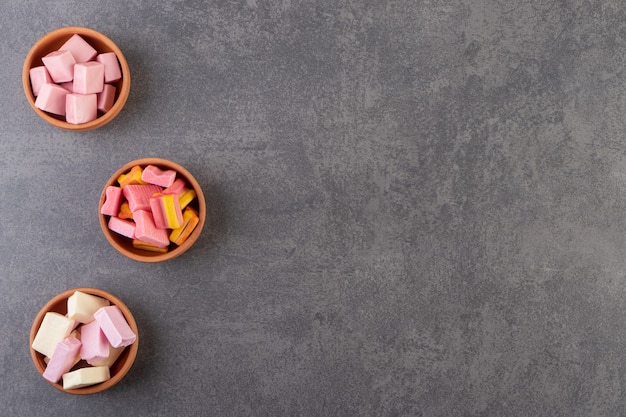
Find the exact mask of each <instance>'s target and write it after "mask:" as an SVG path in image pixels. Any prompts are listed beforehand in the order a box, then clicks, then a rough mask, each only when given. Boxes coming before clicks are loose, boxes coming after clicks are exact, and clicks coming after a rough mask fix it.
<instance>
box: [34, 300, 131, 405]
mask: <svg viewBox="0 0 626 417" xmlns="http://www.w3.org/2000/svg"><path fill="white" fill-rule="evenodd" d="M75 291H81V292H84V293H86V294H92V295H97V296H99V297H102V298H105V299H107V300H109V302H110V303H111V304H112V305H116V306H118V307H119V308H120V310H121V311H122V313H123V314H124V318H126V321H127V322H128V325H129V326H130V328H131V329H132V330H133V332H135V334H136V335H137V340H135V342H134V343H133V344H132V345H130V346H128V347H127V348H126V349H124V351H123V352H122V354H121V355H120V357H119V358H118V359H117V360H116V361H115V363H114V364H113V365H112V366H111V367H110V368H109V370H110V373H111V378H110V379H109V380H107V381H105V382H102V383H100V384H96V385H91V386H88V387H83V388H76V389H64V388H63V384H62V383H61V382H58V383H52V382H50V381H48V380H46V379H44V381H46V382H48V383H49V384H50V385H52V386H53V387H55V388H57V389H58V390H60V391H63V392H67V393H70V394H95V393H97V392H101V391H104V390H106V389H109V388H111V387H112V386H113V385H115V384H117V383H118V382H119V381H120V380H121V379H122V378H123V377H124V376H125V375H126V374H127V373H128V371H129V370H130V368H131V366H132V365H133V362H134V361H135V357H136V356H137V350H138V347H139V332H138V330H137V323H136V322H135V318H134V317H133V315H132V313H131V312H130V309H129V308H128V307H127V306H126V305H125V304H124V303H123V302H122V301H121V300H120V299H119V298H117V297H116V296H114V295H113V294H110V293H108V292H106V291H103V290H100V289H97V288H74V289H70V290H66V291H63V292H62V293H60V294H58V295H56V296H55V297H54V298H52V299H51V300H50V301H48V302H47V303H46V304H45V305H44V306H43V307H42V308H41V310H40V311H39V313H37V316H36V317H35V320H34V321H33V325H32V327H31V330H30V345H29V346H32V344H33V340H35V335H36V334H37V331H38V330H39V327H40V326H41V322H42V321H43V318H44V316H45V315H46V313H48V312H50V311H52V312H56V313H59V314H67V299H68V298H69V297H70V296H71V295H72V294H74V292H75ZM30 354H31V357H32V359H33V363H34V364H35V368H37V371H38V372H39V374H43V372H44V371H45V369H46V363H45V362H44V355H42V354H41V353H39V352H37V351H35V350H34V349H33V348H32V347H30Z"/></svg>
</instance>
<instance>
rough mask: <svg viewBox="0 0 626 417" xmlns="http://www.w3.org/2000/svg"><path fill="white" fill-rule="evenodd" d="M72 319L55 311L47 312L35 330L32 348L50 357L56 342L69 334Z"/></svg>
mask: <svg viewBox="0 0 626 417" xmlns="http://www.w3.org/2000/svg"><path fill="white" fill-rule="evenodd" d="M72 329H74V320H71V319H69V318H67V317H65V316H64V315H62V314H59V313H55V312H52V311H50V312H47V313H46V315H45V316H44V317H43V320H42V321H41V326H39V330H37V334H36V335H35V339H34V340H33V344H32V348H33V349H34V350H36V351H37V352H39V353H41V354H42V355H44V356H48V357H52V354H53V353H54V349H55V348H56V345H57V343H59V342H60V341H61V340H63V339H65V338H66V337H68V336H69V335H70V333H71V332H72Z"/></svg>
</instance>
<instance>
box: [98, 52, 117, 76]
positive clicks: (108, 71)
mask: <svg viewBox="0 0 626 417" xmlns="http://www.w3.org/2000/svg"><path fill="white" fill-rule="evenodd" d="M96 61H98V62H101V63H102V64H104V82H105V83H113V82H115V81H117V80H119V79H121V78H122V70H121V69H120V64H119V62H118V61H117V55H115V52H105V53H103V54H100V55H98V56H97V57H96Z"/></svg>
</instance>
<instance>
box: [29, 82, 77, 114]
mask: <svg viewBox="0 0 626 417" xmlns="http://www.w3.org/2000/svg"><path fill="white" fill-rule="evenodd" d="M68 94H69V91H67V90H66V89H65V88H63V87H61V86H58V85H56V84H44V85H42V86H41V88H40V89H39V95H38V96H37V99H36V100H35V107H37V108H38V109H41V110H43V111H47V112H49V113H54V114H58V115H59V116H65V97H66V96H67V95H68Z"/></svg>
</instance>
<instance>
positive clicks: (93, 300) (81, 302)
mask: <svg viewBox="0 0 626 417" xmlns="http://www.w3.org/2000/svg"><path fill="white" fill-rule="evenodd" d="M110 304H111V303H110V302H109V301H108V300H106V299H104V298H102V297H98V296H97V295H93V294H86V293H84V292H82V291H74V294H72V295H70V296H69V298H68V299H67V316H68V318H69V319H71V320H75V321H77V322H79V323H91V322H92V321H93V320H94V317H93V314H94V313H95V312H96V311H97V310H98V309H99V308H101V307H105V306H108V305H110Z"/></svg>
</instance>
